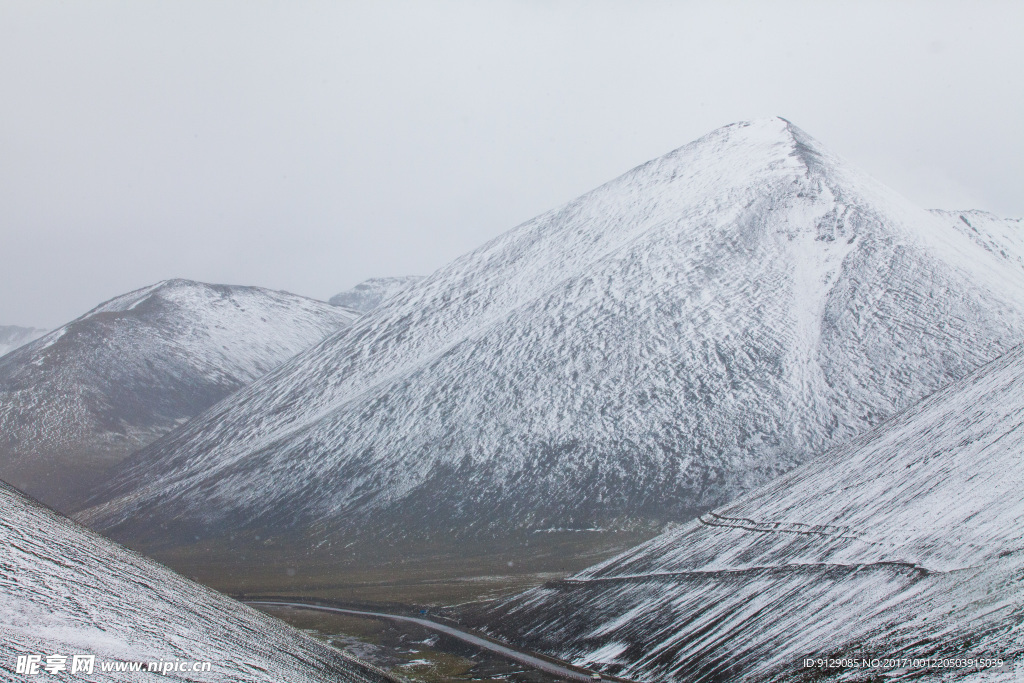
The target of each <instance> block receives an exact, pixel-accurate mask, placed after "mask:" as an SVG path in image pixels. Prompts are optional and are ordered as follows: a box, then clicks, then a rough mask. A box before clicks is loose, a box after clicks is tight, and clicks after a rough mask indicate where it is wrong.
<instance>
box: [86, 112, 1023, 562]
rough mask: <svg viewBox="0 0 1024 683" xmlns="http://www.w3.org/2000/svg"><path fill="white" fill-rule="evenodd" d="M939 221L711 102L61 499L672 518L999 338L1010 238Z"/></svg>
mask: <svg viewBox="0 0 1024 683" xmlns="http://www.w3.org/2000/svg"><path fill="white" fill-rule="evenodd" d="M951 222H952V221H951V220H950V217H949V216H946V215H938V214H933V213H930V212H928V211H926V210H923V209H920V208H918V207H916V206H914V205H913V204H911V203H909V202H908V201H907V200H905V199H903V198H901V197H900V196H899V195H897V194H896V193H894V192H893V191H891V190H889V189H888V188H886V187H884V186H882V185H880V184H879V183H877V182H876V181H874V180H872V179H871V178H870V177H868V176H866V175H864V174H863V173H861V172H860V171H858V170H856V169H854V168H851V167H850V166H849V165H847V164H846V163H845V162H843V161H841V160H840V159H838V158H837V157H835V156H834V155H832V154H831V153H830V152H828V151H827V150H826V149H824V148H823V147H822V146H821V145H820V144H819V143H817V142H816V141H814V140H813V139H811V138H810V137H809V136H807V135H806V134H805V133H803V132H802V131H800V130H799V129H798V128H796V127H794V126H792V125H791V124H790V123H788V122H786V121H785V120H782V119H771V120H766V121H759V122H755V123H743V124H736V125H731V126H727V127H725V128H722V129H719V130H717V131H715V132H713V133H711V134H709V135H707V136H705V137H703V138H701V139H700V140H697V141H696V142H693V143H691V144H689V145H686V146H685V147H682V148H680V149H678V150H676V151H674V152H672V153H670V154H668V155H666V156H664V157H661V158H659V159H656V160H654V161H652V162H649V163H647V164H645V165H643V166H640V167H638V168H636V169H634V170H632V171H630V172H628V173H626V174H625V175H623V176H621V177H620V178H617V179H616V180H613V181H611V182H609V183H608V184H606V185H604V186H602V187H600V188H598V189H596V190H594V191H592V192H590V193H588V194H586V195H584V196H582V197H580V198H579V199H577V200H575V201H573V202H570V203H569V204H567V205H565V206H563V207H561V208H558V209H556V210H553V211H551V212H548V213H546V214H543V215H541V216H539V217H537V218H535V219H533V220H531V221H529V222H527V223H525V224H523V225H521V226H519V227H517V228H515V229H513V230H511V231H510V232H508V233H506V234H505V235H503V236H501V237H498V238H497V239H495V240H493V241H491V242H489V243H488V244H486V245H484V246H483V247H481V248H479V249H477V250H476V251H473V252H471V253H469V254H467V255H465V256H463V257H461V258H459V259H457V260H456V261H454V262H453V263H451V264H450V265H448V266H446V267H444V268H441V269H440V270H438V271H437V272H436V273H434V274H433V275H431V276H429V277H427V278H426V279H424V280H422V281H420V282H419V283H417V284H415V285H413V286H412V287H411V288H409V289H407V290H405V291H404V292H403V293H401V294H399V295H397V296H395V297H392V298H391V299H389V300H387V301H386V302H384V303H383V304H381V306H380V307H378V308H376V309H375V310H373V311H372V312H370V313H369V314H367V315H365V316H363V317H362V318H360V319H359V320H357V321H356V322H355V323H354V324H353V326H352V327H351V328H349V329H347V330H345V331H343V332H341V333H339V334H336V335H334V336H333V337H331V338H329V339H327V340H325V341H324V342H323V343H321V344H319V345H317V346H316V347H314V348H312V349H310V350H309V351H307V352H305V353H303V354H300V355H299V356H297V357H296V358H294V359H293V360H291V361H289V362H288V363H286V364H285V365H284V366H283V367H282V368H281V369H279V370H277V371H275V372H273V373H271V374H270V375H268V376H267V377H264V378H262V379H261V380H259V381H257V382H255V383H254V384H252V385H250V386H249V387H246V388H245V389H244V390H242V391H240V392H238V393H236V394H235V395H234V396H232V397H231V398H230V399H228V400H227V401H225V402H223V403H221V404H218V405H217V406H216V407H215V408H214V409H212V410H211V411H209V412H207V413H206V414H204V415H203V416H201V417H199V418H197V419H195V420H193V421H192V422H191V423H189V424H188V425H186V426H184V427H183V428H181V429H179V430H177V431H175V432H174V433H173V434H171V435H168V437H166V438H164V439H162V440H160V441H159V442H157V443H155V444H153V445H152V446H150V447H149V448H147V449H145V450H143V451H141V452H140V453H139V454H137V456H136V457H134V458H133V459H132V460H131V461H130V462H129V463H127V464H126V467H125V468H124V469H123V471H122V472H121V473H120V474H119V477H118V480H117V482H116V483H115V484H114V485H113V486H112V487H111V488H110V489H109V490H107V491H106V492H105V493H104V494H103V500H105V504H103V505H98V506H96V507H94V508H93V509H91V510H89V511H88V512H87V513H86V514H85V515H84V516H83V519H86V520H88V521H89V522H90V523H93V524H96V525H98V527H99V528H102V529H104V530H107V531H109V532H111V533H113V534H114V535H115V537H116V538H118V539H122V540H124V541H125V542H126V543H129V544H138V547H146V548H147V549H149V550H152V549H153V546H152V544H157V543H165V542H167V541H168V539H177V540H179V541H181V542H185V541H191V540H192V539H194V538H195V537H199V538H201V539H203V538H210V539H216V541H215V542H212V543H209V544H208V545H207V546H204V547H205V548H206V549H205V550H204V551H203V552H206V553H210V554H213V555H217V556H223V557H230V556H231V555H230V554H232V553H235V552H237V551H238V548H235V547H234V546H233V545H232V541H231V538H235V539H236V540H235V541H234V543H243V542H248V541H245V540H244V539H255V538H257V537H262V538H263V539H267V538H268V537H269V538H271V539H274V538H276V539H278V540H280V539H292V540H295V539H311V540H309V541H308V545H309V547H310V548H312V546H314V545H315V546H316V547H317V550H315V551H313V550H310V552H314V553H320V554H322V555H323V558H321V559H323V560H324V561H325V562H343V561H346V558H349V557H353V556H354V554H355V553H356V552H358V549H359V548H360V547H372V548H377V547H381V546H385V545H388V546H396V547H398V548H401V549H402V552H403V553H404V554H405V556H406V557H408V556H409V555H411V554H414V549H416V548H425V550H424V552H425V553H435V554H437V553H440V554H442V555H444V554H448V555H451V554H456V555H457V554H460V553H468V552H471V549H472V548H474V547H477V546H474V544H473V543H472V542H470V541H479V542H480V543H485V542H486V543H490V542H494V539H502V540H500V542H498V546H500V547H502V548H512V549H513V554H515V555H517V556H518V557H525V556H530V555H533V554H537V553H538V552H540V551H537V547H538V545H540V542H541V540H542V539H549V538H552V537H553V535H554V534H556V533H558V531H557V530H563V531H564V532H565V533H571V532H572V531H573V530H576V531H578V535H579V537H580V538H584V537H585V542H587V543H599V542H601V539H602V534H605V533H609V532H611V530H614V529H617V528H624V527H628V526H629V525H630V524H645V523H661V522H663V521H665V520H680V521H682V520H686V519H689V518H692V517H694V516H696V515H698V514H700V513H702V512H704V511H706V510H708V509H710V508H712V507H714V506H716V505H720V504H723V503H724V502H726V501H728V500H731V499H733V498H735V497H736V496H737V495H739V494H741V493H743V492H745V491H747V490H749V489H752V488H753V487H755V486H757V485H759V484H762V483H764V482H765V481H767V480H769V479H771V478H774V477H776V476H778V475H779V474H781V473H782V472H785V471H787V470H789V469H791V468H792V467H794V466H795V465H797V464H798V463H800V462H802V461H803V460H804V459H806V458H807V457H809V456H810V455H813V454H814V453H817V452H821V451H822V450H824V449H825V448H826V447H828V446H830V445H832V444H837V443H841V442H844V441H846V440H848V439H850V438H852V437H853V436H855V435H857V434H860V433H862V432H863V431H864V430H866V429H868V428H870V427H871V426H873V425H875V424H878V423H879V422H881V421H882V420H884V419H885V418H887V417H889V416H891V415H892V414H894V413H895V412H896V411H898V410H899V409H901V408H904V407H906V406H908V405H910V404H912V403H913V402H914V401H916V400H918V399H920V398H921V397H923V396H925V395H927V394H929V393H931V392H933V391H935V390H936V389H938V388H940V387H942V386H944V385H946V384H948V383H949V382H951V381H954V380H956V379H959V378H962V377H964V376H965V375H966V374H967V373H969V372H970V371H971V370H972V369H974V368H976V367H978V366H979V365H981V364H982V363H984V362H986V361H989V360H992V359H993V358H995V357H997V356H998V355H1000V354H1001V353H1003V352H1005V351H1006V350H1008V349H1009V348H1011V347H1012V346H1013V345H1015V344H1017V343H1019V342H1021V341H1022V340H1024V267H1022V266H1021V263H1020V262H1019V260H1018V259H1017V257H1018V256H1019V254H1013V253H1010V252H1008V253H1007V254H1006V255H1003V254H1002V253H1001V252H999V251H993V250H991V249H989V248H987V246H986V245H985V239H982V240H980V241H979V240H978V239H975V238H973V237H969V236H967V235H966V234H965V233H964V232H963V231H962V230H961V229H960V228H959V227H956V226H953V225H951ZM964 227H966V226H964ZM983 227H984V226H983V225H982V226H980V227H979V228H978V229H979V230H981V229H983ZM993 239H995V238H993ZM584 530H586V531H584ZM549 531H550V532H552V533H540V532H549ZM296 542H299V541H296ZM581 542H584V541H581ZM263 543H264V541H261V542H260V543H259V544H258V548H259V552H260V553H272V552H274V550H273V548H274V547H275V546H274V545H273V544H270V545H263ZM301 543H306V540H302V541H301ZM277 547H280V544H278V546H277ZM545 561H546V560H545ZM556 566H557V565H556Z"/></svg>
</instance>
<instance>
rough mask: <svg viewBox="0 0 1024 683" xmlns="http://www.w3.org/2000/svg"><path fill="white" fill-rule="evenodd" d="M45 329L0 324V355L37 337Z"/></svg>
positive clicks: (44, 331)
mask: <svg viewBox="0 0 1024 683" xmlns="http://www.w3.org/2000/svg"><path fill="white" fill-rule="evenodd" d="M44 334H46V330H40V329H38V328H35V327H18V326H17V325H0V356H3V355H4V354H6V353H9V352H11V351H13V350H14V349H16V348H18V347H19V346H21V345H23V344H27V343H29V342H30V341H32V340H33V339H39V338H40V337H42V336H43V335H44Z"/></svg>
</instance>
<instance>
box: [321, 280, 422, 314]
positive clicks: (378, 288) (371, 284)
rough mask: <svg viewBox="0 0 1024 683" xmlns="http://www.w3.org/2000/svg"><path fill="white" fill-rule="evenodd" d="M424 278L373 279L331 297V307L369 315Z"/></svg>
mask: <svg viewBox="0 0 1024 683" xmlns="http://www.w3.org/2000/svg"><path fill="white" fill-rule="evenodd" d="M422 279H423V278H422V277H421V276H419V275H406V276H404V277H371V278H370V279H369V280H366V281H364V282H360V283H359V284H358V285H356V286H355V287H353V288H352V289H349V290H347V291H344V292H341V293H340V294H335V295H334V296H332V297H331V301H330V303H331V305H333V306H344V307H345V308H350V309H352V310H353V311H358V312H359V313H369V312H370V311H372V310H373V309H375V308H377V306H379V305H380V304H381V302H383V301H386V300H387V299H390V298H391V297H393V296H394V295H396V294H398V293H399V292H401V291H403V290H405V289H408V288H409V287H411V286H412V285H414V284H416V283H417V282H419V281H420V280H422Z"/></svg>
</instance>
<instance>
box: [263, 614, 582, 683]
mask: <svg viewBox="0 0 1024 683" xmlns="http://www.w3.org/2000/svg"><path fill="white" fill-rule="evenodd" d="M245 602H246V603H247V604H249V605H279V606H283V607H299V608H302V609H314V610H321V611H323V612H341V613H342V614H354V615H356V616H362V617H377V618H378V619H391V620H392V621H405V622H410V623H413V624H419V625H420V626H424V627H426V628H429V629H432V630H434V631H439V632H441V633H444V634H445V635H449V636H452V637H453V638H458V639H459V640H462V641H465V642H467V643H470V644H471V645H476V646H477V647H481V648H483V649H485V650H490V651H491V652H495V653H497V654H499V655H501V656H503V657H507V658H509V659H511V660H512V661H514V662H519V663H520V664H526V665H527V666H532V667H533V668H535V669H540V670H541V671H546V672H547V673H549V674H554V675H556V676H561V677H562V678H568V679H571V680H574V681H590V680H592V679H591V677H590V676H589V675H588V674H585V673H580V672H579V671H576V670H573V669H569V668H567V667H564V666H561V665H559V664H555V663H554V662H549V661H547V660H546V659H541V658H540V657H535V656H534V655H531V654H528V653H526V652H520V651H519V650H513V649H512V648H510V647H506V646H504V645H500V644H498V643H495V642H493V641H490V640H487V639H486V638H481V637H480V636H475V635H473V634H472V633H466V632H465V631H461V630H459V629H457V628H453V627H451V626H448V625H446V624H440V623H438V622H436V621H431V620H430V619H420V618H419V617H406V616H403V615H400V614H385V613H383V612H362V611H360V610H355V609H344V608H341V607H325V606H323V605H310V604H307V603H304V602H279V601H276V600H246V601H245Z"/></svg>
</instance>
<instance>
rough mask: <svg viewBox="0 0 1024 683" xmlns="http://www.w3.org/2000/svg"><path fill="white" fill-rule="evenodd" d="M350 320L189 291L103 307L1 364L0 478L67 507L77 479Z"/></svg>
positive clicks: (239, 291)
mask: <svg viewBox="0 0 1024 683" xmlns="http://www.w3.org/2000/svg"><path fill="white" fill-rule="evenodd" d="M355 317H356V314H355V313H354V312H350V311H346V310H345V309H341V308H336V307H333V306H330V305H328V304H326V303H324V302H319V301H314V300H312V299H306V298H304V297H299V296H295V295H292V294H287V293H284V292H274V291H271V290H266V289H260V288H256V287H232V286H224V285H207V284H203V283H197V282H191V281H187V280H168V281H164V282H160V283H157V284H155V285H152V286H150V287H145V288H143V289H140V290H136V291H134V292H130V293H128V294H125V295H122V296H119V297H116V298H114V299H111V300H110V301H108V302H106V303H104V304H101V305H100V306H97V307H96V308H94V309H93V310H91V311H89V312H88V313H86V314H85V315H83V316H81V317H80V318H78V319H76V320H74V321H72V322H70V323H68V324H67V325H65V326H63V327H61V328H59V329H57V330H54V331H52V332H50V333H49V334H46V335H45V336H43V337H41V338H40V339H37V340H35V341H34V342H31V343H29V344H26V345H24V346H22V347H21V348H19V349H17V350H15V351H13V352H12V353H10V354H7V355H6V356H4V357H3V358H0V478H3V479H5V480H7V481H9V482H11V483H13V484H15V485H17V486H19V487H21V488H23V489H25V490H26V491H28V492H30V493H32V494H33V495H35V496H37V497H39V498H40V499H42V500H43V501H45V502H47V503H50V504H56V505H58V506H65V505H71V504H72V502H74V501H77V500H81V498H82V497H83V496H84V495H86V494H88V493H89V492H90V491H89V486H88V485H87V484H86V481H87V480H94V479H96V478H97V477H99V476H100V475H101V474H102V473H103V472H104V471H105V470H106V468H107V467H109V466H111V465H112V464H113V463H115V462H118V461H119V460H121V459H123V458H124V457H126V456H127V455H128V454H129V453H131V452H132V451H134V450H136V449H138V448H139V447H141V446H144V445H146V444H148V443H149V442H151V441H153V440H154V439H156V438H157V437H159V436H160V435H162V434H163V433H165V432H167V431H169V430H170V429H172V428H173V427H175V426H177V425H179V424H181V423H182V422H184V421H185V420H187V419H189V418H191V417H192V416H194V415H196V414H197V413H199V412H201V411H202V410H204V409H206V408H208V407H209V406H211V405H213V404H214V403H216V402H217V401H218V400H220V399H222V398H224V397H225V396H227V395H228V394H230V393H231V392H232V391H235V390H236V389H238V388H239V387H241V386H244V385H245V384H248V383H249V382H251V381H252V380H254V379H256V378H257V377H259V376H261V375H263V374H265V373H266V372H268V371H270V370H272V369H273V368H275V367H277V366H278V365H279V364H280V363H281V362H282V361H284V360H285V359H287V358H289V357H291V356H293V355H295V354H296V353H298V352H299V351H302V350H304V349H306V348H308V347H309V346H311V345H312V344H314V343H315V342H317V341H320V340H321V339H323V338H324V337H325V336H327V335H329V334H331V333H333V332H335V331H337V330H338V329H340V328H342V327H345V326H347V325H348V324H349V323H350V322H351V321H352V320H354V319H355ZM65 509H67V508H65Z"/></svg>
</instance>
